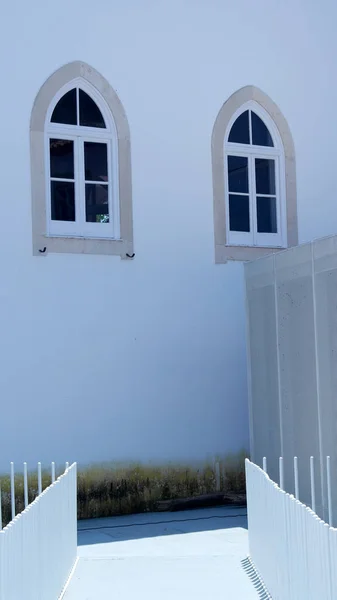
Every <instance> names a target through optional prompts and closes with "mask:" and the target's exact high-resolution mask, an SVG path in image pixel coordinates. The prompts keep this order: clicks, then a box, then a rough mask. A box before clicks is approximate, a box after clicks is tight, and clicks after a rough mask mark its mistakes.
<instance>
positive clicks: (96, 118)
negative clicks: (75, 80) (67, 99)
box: [79, 90, 105, 128]
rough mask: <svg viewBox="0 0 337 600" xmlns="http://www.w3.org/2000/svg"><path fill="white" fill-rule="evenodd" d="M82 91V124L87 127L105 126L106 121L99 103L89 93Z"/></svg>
mask: <svg viewBox="0 0 337 600" xmlns="http://www.w3.org/2000/svg"><path fill="white" fill-rule="evenodd" d="M79 92H80V99H79V100H80V125H84V126H85V127H104V128H105V121H104V119H103V116H102V113H101V111H100V110H99V108H98V106H97V104H96V103H95V102H94V101H93V99H92V98H90V96H88V94H86V93H85V92H83V90H79Z"/></svg>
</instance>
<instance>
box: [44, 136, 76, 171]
mask: <svg viewBox="0 0 337 600" xmlns="http://www.w3.org/2000/svg"><path fill="white" fill-rule="evenodd" d="M49 149H50V175H51V177H59V178H62V179H74V142H73V141H72V140H55V139H51V140H49Z"/></svg>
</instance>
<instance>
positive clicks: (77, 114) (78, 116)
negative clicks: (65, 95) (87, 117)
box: [76, 87, 80, 125]
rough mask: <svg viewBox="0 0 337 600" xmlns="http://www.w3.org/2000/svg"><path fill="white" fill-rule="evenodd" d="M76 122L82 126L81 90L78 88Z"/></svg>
mask: <svg viewBox="0 0 337 600" xmlns="http://www.w3.org/2000/svg"><path fill="white" fill-rule="evenodd" d="M76 120H77V125H79V124H80V90H79V88H78V87H77V88H76Z"/></svg>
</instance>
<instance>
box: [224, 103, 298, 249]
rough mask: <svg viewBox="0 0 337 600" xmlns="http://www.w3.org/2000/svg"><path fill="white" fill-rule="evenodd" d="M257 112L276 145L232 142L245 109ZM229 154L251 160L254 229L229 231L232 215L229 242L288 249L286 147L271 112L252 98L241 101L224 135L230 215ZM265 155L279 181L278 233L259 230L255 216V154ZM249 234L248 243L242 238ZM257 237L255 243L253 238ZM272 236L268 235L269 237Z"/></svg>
mask: <svg viewBox="0 0 337 600" xmlns="http://www.w3.org/2000/svg"><path fill="white" fill-rule="evenodd" d="M247 110H248V111H250V112H254V113H255V114H256V115H257V116H258V117H259V118H260V119H261V121H262V122H263V123H264V124H265V126H266V127H267V129H268V131H269V133H270V136H271V138H272V141H273V146H259V145H254V144H243V143H242V144H240V143H237V142H229V141H228V137H229V135H230V132H231V129H232V126H233V125H234V123H235V121H236V119H237V118H238V117H239V116H240V115H241V114H243V113H244V112H246V111H247ZM228 156H242V157H245V158H247V160H248V164H249V167H248V175H249V192H248V196H249V213H250V224H251V231H250V232H249V233H248V232H247V233H243V234H241V233H239V232H234V231H230V229H229V218H228V219H226V239H227V240H231V242H229V244H228V245H229V246H233V247H234V246H235V247H236V246H241V247H244V248H279V249H285V248H286V247H287V227H286V217H285V198H286V191H285V177H284V173H285V164H284V150H283V144H282V140H281V137H280V134H279V132H278V130H277V127H276V126H275V123H274V122H273V120H272V119H271V118H270V116H269V114H268V113H267V112H266V111H265V110H264V109H263V108H262V106H261V105H260V104H258V103H257V102H255V101H254V100H249V101H248V102H246V103H245V104H242V105H241V107H240V108H239V109H238V110H237V111H236V112H235V113H234V115H233V116H232V118H231V119H230V121H229V123H228V126H227V129H226V133H225V139H224V169H225V178H224V180H225V207H226V214H228V215H229V194H230V192H229V189H228V178H227V177H226V173H227V171H226V169H227V157H228ZM259 157H260V158H264V159H272V160H274V164H275V183H276V193H275V196H276V202H277V205H276V208H277V226H278V233H277V234H265V233H258V231H257V229H256V226H257V223H256V219H255V218H254V216H255V213H256V198H257V196H258V195H259V194H257V193H256V189H255V172H253V169H254V166H253V163H254V161H255V159H256V158H259ZM253 199H254V201H255V206H254V204H253ZM273 236H274V241H276V239H277V238H278V243H277V244H276V243H275V244H273V243H270V238H271V239H273ZM235 238H237V240H238V241H237V243H234V242H233V241H232V240H234V239H235ZM245 238H246V240H248V239H249V238H250V239H251V242H249V243H248V242H247V243H245V242H244V241H243V240H244V239H245ZM254 238H255V240H256V243H255V242H254V241H253V240H254ZM268 238H269V239H268Z"/></svg>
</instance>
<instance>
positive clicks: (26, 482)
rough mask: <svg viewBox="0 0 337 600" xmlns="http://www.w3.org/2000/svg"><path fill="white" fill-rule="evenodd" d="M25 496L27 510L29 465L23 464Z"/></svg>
mask: <svg viewBox="0 0 337 600" xmlns="http://www.w3.org/2000/svg"><path fill="white" fill-rule="evenodd" d="M23 494H24V498H25V508H27V506H28V475H27V463H26V462H24V463H23Z"/></svg>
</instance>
